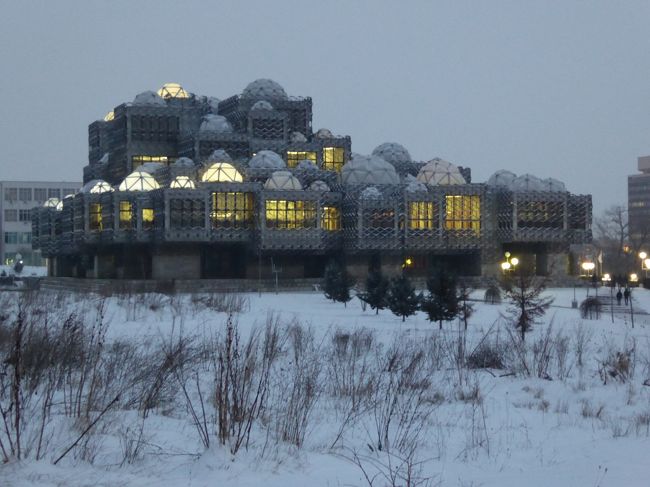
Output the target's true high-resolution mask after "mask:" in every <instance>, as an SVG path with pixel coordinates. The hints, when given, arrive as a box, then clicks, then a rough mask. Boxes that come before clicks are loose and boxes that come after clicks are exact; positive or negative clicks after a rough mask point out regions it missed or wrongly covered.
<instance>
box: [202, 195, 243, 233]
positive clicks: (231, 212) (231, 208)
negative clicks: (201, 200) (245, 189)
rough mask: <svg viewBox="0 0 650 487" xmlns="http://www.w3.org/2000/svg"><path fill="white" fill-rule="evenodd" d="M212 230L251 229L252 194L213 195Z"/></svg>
mask: <svg viewBox="0 0 650 487" xmlns="http://www.w3.org/2000/svg"><path fill="white" fill-rule="evenodd" d="M210 219H211V220H212V228H250V226H251V224H252V223H253V195H252V193H234V192H233V193H225V192H224V193H216V192H215V193H212V211H211V212H210Z"/></svg>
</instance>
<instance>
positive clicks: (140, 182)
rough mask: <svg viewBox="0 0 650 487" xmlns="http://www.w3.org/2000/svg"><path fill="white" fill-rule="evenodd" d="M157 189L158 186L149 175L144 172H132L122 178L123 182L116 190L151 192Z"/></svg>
mask: <svg viewBox="0 0 650 487" xmlns="http://www.w3.org/2000/svg"><path fill="white" fill-rule="evenodd" d="M158 188H160V185H159V184H158V181H156V180H155V179H154V177H153V176H152V175H151V174H149V173H148V172H144V171H133V172H132V173H131V174H129V175H128V176H127V177H125V178H124V181H122V182H121V183H120V186H119V187H118V190H120V191H151V190H152V189H158Z"/></svg>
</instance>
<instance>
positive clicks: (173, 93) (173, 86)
mask: <svg viewBox="0 0 650 487" xmlns="http://www.w3.org/2000/svg"><path fill="white" fill-rule="evenodd" d="M158 96H160V97H162V98H164V99H165V100H168V99H170V98H189V97H190V95H189V94H188V93H187V91H185V90H184V89H183V87H182V86H181V85H179V84H178V83H165V84H164V85H162V88H160V89H159V90H158Z"/></svg>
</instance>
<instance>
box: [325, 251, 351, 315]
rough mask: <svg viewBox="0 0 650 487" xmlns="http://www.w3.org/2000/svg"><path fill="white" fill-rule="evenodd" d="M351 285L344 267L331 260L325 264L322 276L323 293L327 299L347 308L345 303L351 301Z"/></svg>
mask: <svg viewBox="0 0 650 487" xmlns="http://www.w3.org/2000/svg"><path fill="white" fill-rule="evenodd" d="M353 284H354V282H353V281H352V279H351V278H350V275H349V274H348V272H347V270H346V269H345V266H343V265H341V264H340V263H339V262H337V261H336V260H331V261H330V262H329V263H328V264H327V266H326V267H325V273H324V276H323V291H324V293H325V297H326V298H327V299H331V300H332V301H337V302H339V303H343V304H344V305H346V306H347V302H348V301H350V300H351V299H352V296H351V295H350V288H351V287H352V285H353Z"/></svg>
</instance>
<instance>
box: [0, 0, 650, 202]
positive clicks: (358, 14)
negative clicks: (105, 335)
mask: <svg viewBox="0 0 650 487" xmlns="http://www.w3.org/2000/svg"><path fill="white" fill-rule="evenodd" d="M0 73H2V76H1V78H0V89H1V92H2V94H3V97H2V101H1V102H0V142H1V152H0V179H35V178H37V179H46V180H47V179H54V180H62V179H64V180H81V177H82V168H83V166H84V165H86V164H87V150H88V149H87V142H88V141H87V126H88V124H89V123H90V122H91V121H93V120H95V119H99V118H102V117H103V116H104V115H105V113H106V112H108V111H109V110H111V109H112V107H114V106H116V105H118V104H120V103H122V102H125V101H131V100H132V99H133V97H134V96H135V95H136V94H137V93H139V92H141V91H144V90H155V89H158V88H159V87H160V85H162V84H163V83H164V82H167V81H176V82H180V83H181V84H182V85H183V86H184V87H185V88H186V89H187V90H188V91H191V92H193V93H197V94H205V95H213V96H216V97H218V98H226V97H227V96H230V95H232V94H236V93H241V91H242V90H243V88H244V87H245V86H246V84H247V83H248V82H250V81H252V80H253V79H256V78H272V79H274V80H276V81H278V82H279V83H280V84H281V85H283V86H284V88H285V89H286V91H287V92H288V93H289V94H290V95H301V96H311V97H312V98H313V101H314V128H320V127H327V128H329V129H331V130H332V131H333V132H334V133H337V134H347V135H351V136H352V150H353V151H355V152H360V153H369V152H371V151H372V149H373V148H374V147H375V146H377V145H379V144H380V143H382V142H387V141H391V142H399V143H401V144H403V145H404V146H405V147H406V148H407V149H408V150H409V151H410V153H411V156H412V157H413V158H414V159H418V160H428V159H431V158H433V157H436V156H437V157H442V158H444V159H447V160H449V161H452V162H454V163H456V164H459V165H463V166H468V167H471V168H472V171H473V173H472V174H473V180H474V181H475V182H481V181H485V180H486V179H487V178H488V177H489V176H490V174H492V173H493V172H494V171H496V170H498V169H509V170H512V171H513V172H516V173H518V174H521V173H532V174H535V175H537V176H540V177H543V178H545V177H555V178H558V179H560V180H563V181H564V182H565V183H566V185H567V188H568V189H569V190H570V191H572V192H574V193H591V194H593V195H594V209H595V212H596V213H599V212H601V211H602V210H603V209H604V208H606V207H608V206H610V205H612V204H616V203H622V204H625V203H626V200H627V175H628V174H633V173H635V172H636V158H637V156H639V155H646V154H650V2H648V1H632V0H626V1H625V2H611V1H602V2H601V1H595V0H589V1H569V0H559V1H542V2H540V1H522V0H518V1H487V0H486V1H467V2H465V1H460V0H450V1H448V2H439V1H427V2H425V1H422V2H408V1H403V2H399V1H390V2H380V1H376V0H375V1H368V2H361V1H350V0H346V1H335V2H331V1H327V2H326V1H318V2H310V1H307V0H302V1H292V2H289V1H280V0H274V1H270V0H266V1H259V2H244V1H238V2H216V1H205V2H199V1H195V2H191V1H187V2H180V1H174V2H166V1H164V0H156V1H151V2H149V1H137V2H136V1H133V0H131V1H124V2H120V1H111V2H108V1H107V2H97V1H79V2H68V1H63V0H62V1H43V2H30V1H20V2H19V1H8V0H7V1H4V2H3V8H2V15H1V16H0Z"/></svg>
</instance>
